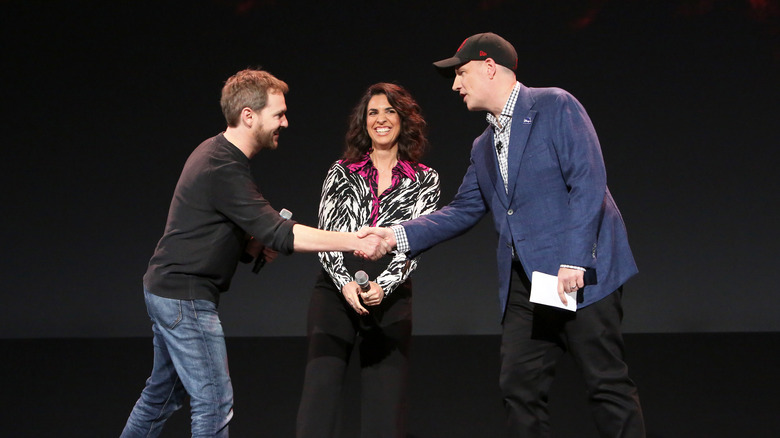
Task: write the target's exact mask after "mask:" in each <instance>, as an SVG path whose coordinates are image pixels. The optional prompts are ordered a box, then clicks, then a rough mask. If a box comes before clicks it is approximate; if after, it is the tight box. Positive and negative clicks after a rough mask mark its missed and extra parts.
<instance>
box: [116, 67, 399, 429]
mask: <svg viewBox="0 0 780 438" xmlns="http://www.w3.org/2000/svg"><path fill="white" fill-rule="evenodd" d="M287 90H288V87H287V84H285V83H284V82H282V81H280V80H279V79H277V78H275V77H274V76H272V75H271V74H269V73H267V72H265V71H261V70H243V71H240V72H238V73H236V74H235V75H233V76H232V77H231V78H229V79H228V80H227V82H226V83H225V86H224V88H223V89H222V99H221V105H222V112H223V113H224V115H225V119H226V121H227V124H228V127H227V129H226V130H225V132H223V133H221V134H218V135H216V136H215V137H212V138H210V139H208V140H206V141H204V142H203V143H201V145H200V146H198V147H197V148H196V149H195V150H194V151H193V152H192V154H191V155H190V157H189V159H188V160H187V162H186V164H185V165H184V169H183V170H182V173H181V176H180V178H179V182H178V184H177V185H176V189H175V191H174V194H173V200H172V201H171V206H170V210H169V212H168V222H167V224H166V227H165V232H164V234H163V237H162V238H161V239H160V241H159V243H158V244H157V249H156V250H155V252H154V255H153V256H152V258H151V260H150V261H149V268H148V270H147V271H146V275H144V281H143V283H144V296H145V301H146V307H147V311H148V313H149V317H150V318H151V320H152V323H153V324H152V331H153V333H154V365H153V368H152V374H151V376H150V377H149V379H148V380H147V381H146V387H145V388H144V390H143V392H142V393H141V397H140V398H139V399H138V401H137V402H136V404H135V407H134V408H133V411H132V412H131V414H130V417H129V418H128V420H127V424H126V425H125V428H124V430H123V432H122V437H140V436H143V437H156V436H158V435H159V434H160V432H161V431H162V427H163V425H164V423H165V421H166V420H167V419H168V417H170V415H171V414H172V413H173V412H174V411H176V410H177V409H179V408H180V407H181V406H182V404H183V402H184V400H185V397H186V396H187V395H188V394H189V396H190V405H191V410H192V436H193V437H227V436H228V424H229V423H230V420H231V418H232V416H233V387H232V384H231V381H230V375H229V373H228V365H227V351H226V348H225V339H224V333H223V331H222V324H221V322H220V320H219V314H218V312H217V306H218V304H219V297H220V294H221V293H222V292H225V291H227V289H228V287H229V286H230V280H231V278H232V277H233V273H234V272H235V269H236V266H237V264H238V261H239V259H240V258H241V257H242V254H249V256H250V258H254V257H259V256H260V253H261V252H263V254H264V256H265V257H267V258H268V259H269V260H271V259H273V257H275V255H276V252H277V251H280V252H282V253H284V254H290V253H292V252H316V251H358V250H359V251H360V252H361V253H365V254H369V255H370V256H371V257H372V258H379V257H381V256H382V255H384V254H385V253H386V252H387V250H388V245H387V244H386V243H385V242H383V241H380V239H378V238H371V239H358V238H357V237H356V235H355V233H337V232H329V231H322V230H318V229H316V228H310V227H306V226H303V225H300V224H297V223H295V222H294V221H292V220H285V219H284V218H282V217H280V215H279V212H278V211H276V210H274V209H273V208H272V207H271V206H270V205H269V203H268V201H266V200H265V198H263V195H262V194H261V193H260V192H259V190H258V188H257V186H256V185H255V183H254V180H253V178H252V175H251V173H250V168H249V160H250V159H251V158H252V157H253V156H254V155H255V154H257V153H258V152H259V151H260V150H262V149H264V148H269V149H275V148H276V147H277V145H278V141H279V132H280V131H281V130H282V129H283V128H286V127H287V125H288V122H287V117H286V116H285V113H286V110H287V107H286V105H285V100H284V93H286V92H287Z"/></svg>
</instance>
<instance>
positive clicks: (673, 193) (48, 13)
mask: <svg viewBox="0 0 780 438" xmlns="http://www.w3.org/2000/svg"><path fill="white" fill-rule="evenodd" d="M325 3H330V2H321V3H318V4H315V3H313V2H308V1H281V0H280V1H273V0H265V1H261V0H257V1H250V0H246V1H231V0H222V1H217V0H211V1H202V2H193V1H189V2H185V1H154V2H150V1H136V2H105V1H104V2H97V1H94V2H92V1H34V0H33V1H31V0H26V1H8V0H5V1H0V32H2V33H0V35H2V39H1V40H0V53H1V54H2V58H1V59H2V68H0V87H2V102H3V104H2V114H0V120H2V123H3V130H2V159H0V162H1V163H2V164H0V166H2V168H0V175H1V177H2V198H1V200H2V203H0V205H1V206H2V207H1V208H2V213H1V215H2V228H1V230H2V231H0V233H1V234H0V238H2V241H1V242H2V252H3V255H2V271H1V272H0V274H2V276H1V277H0V279H2V310H1V311H0V312H1V314H2V316H1V317H0V337H2V338H51V337H136V336H142V337H148V336H149V335H150V334H151V332H150V330H149V325H150V323H149V321H148V318H147V316H146V312H145V308H144V304H143V299H142V289H141V277H142V275H143V273H144V271H145V269H146V264H147V262H148V259H149V257H150V256H151V254H152V251H153V249H154V246H155V244H156V243H157V240H158V239H159V238H160V236H161V233H162V231H163V227H164V224H165V218H166V214H167V210H168V204H169V202H170V198H171V195H172V193H173V189H174V186H175V184H176V181H177V179H178V176H179V172H180V170H181V167H182V165H183V164H184V161H185V160H186V158H187V156H188V154H189V153H190V151H191V150H192V149H193V148H194V147H195V146H197V145H198V144H199V143H200V142H201V141H202V140H204V139H205V138H207V137H210V136H212V135H215V134H216V133H218V132H220V131H221V130H223V129H224V125H225V122H224V119H223V117H222V115H221V111H220V109H219V94H220V89H221V86H222V84H223V83H224V81H225V79H227V77H229V76H230V75H231V74H233V73H235V72H236V71H237V70H240V69H242V68H246V67H258V66H262V67H263V68H265V69H267V70H268V71H270V72H271V73H273V74H274V75H276V76H277V77H279V78H280V79H282V80H285V81H286V82H287V83H288V84H289V85H290V88H291V90H290V93H289V94H288V95H287V104H288V108H289V112H288V117H289V121H290V128H289V129H288V130H287V131H285V132H283V133H282V135H281V139H280V145H279V149H278V150H276V151H263V152H262V153H261V154H259V155H258V156H257V157H256V158H255V160H254V162H253V169H254V173H255V177H256V179H257V180H258V183H259V185H260V187H261V190H262V192H263V193H264V195H265V196H266V197H267V198H268V199H269V200H270V202H271V203H272V205H274V206H275V207H276V208H277V209H281V208H283V207H285V208H288V209H290V210H291V211H293V212H294V218H295V219H297V220H298V221H300V222H301V223H304V224H308V225H316V223H317V218H316V214H317V205H318V203H319V192H320V187H321V184H322V180H323V178H324V176H325V173H326V171H327V168H328V167H329V165H330V164H331V162H332V161H334V160H335V159H337V158H338V157H339V155H340V153H341V149H342V144H343V136H344V131H345V126H346V117H347V114H348V112H349V111H350V109H351V108H352V106H353V105H354V104H355V102H356V101H357V99H358V97H359V95H360V93H361V92H362V91H363V90H364V89H365V88H366V87H367V86H368V85H370V84H372V83H375V82H380V81H391V82H398V83H400V84H402V85H404V86H405V87H407V88H408V89H409V90H410V91H411V92H412V93H413V95H414V96H415V97H416V98H417V100H418V102H419V103H420V105H421V106H422V108H423V111H424V114H425V116H426V119H427V121H428V123H429V127H430V132H429V134H430V135H429V138H430V140H431V143H432V148H431V150H430V151H429V153H428V154H427V155H426V157H425V158H424V160H423V161H424V162H425V163H426V164H428V165H430V166H432V167H434V168H435V169H437V170H438V171H439V173H440V175H441V179H442V184H443V186H442V190H443V193H442V201H443V203H446V202H448V201H449V200H450V199H451V198H452V197H453V195H454V194H455V192H456V190H457V187H458V185H459V184H460V181H461V178H462V176H463V173H464V172H465V169H466V167H467V165H468V156H469V153H468V151H469V149H470V146H471V141H472V139H473V138H474V137H475V136H476V135H478V134H479V133H480V132H481V131H482V129H483V128H484V126H485V121H484V115H483V114H481V113H469V112H468V111H466V109H465V107H464V105H463V104H462V102H461V101H460V99H459V98H458V96H457V95H456V94H455V93H454V92H452V91H451V90H450V86H451V83H450V82H449V81H448V80H445V79H443V78H441V77H440V76H439V75H437V74H436V72H435V70H434V69H433V67H432V66H431V62H432V61H435V60H438V59H442V58H445V57H449V56H451V55H452V54H453V53H454V52H455V49H456V48H457V47H458V45H459V44H460V42H461V41H462V40H463V39H464V38H466V37H467V36H469V35H471V34H474V33H478V32H485V31H493V32H496V33H498V34H500V35H502V36H504V37H505V38H506V39H508V40H509V41H510V42H512V43H513V44H514V45H515V47H516V48H517V51H518V54H519V58H520V62H519V71H518V78H519V80H520V81H521V82H523V83H524V84H526V85H528V86H536V87H542V86H558V87H561V88H564V89H566V90H568V91H570V92H571V93H573V94H574V95H575V96H576V97H577V98H578V99H579V100H580V101H581V102H582V103H583V104H584V105H585V107H586V108H587V110H588V112H589V114H590V116H591V118H592V120H593V122H594V124H595V126H596V130H597V132H598V134H599V137H600V140H601V144H602V149H603V152H604V156H605V160H606V165H607V172H608V177H609V186H610V189H611V191H612V193H613V195H614V197H615V199H616V201H617V203H618V206H619V207H620V209H621V211H622V213H623V216H624V219H625V221H626V225H627V227H628V231H629V238H630V241H631V244H632V248H633V250H634V253H635V256H636V259H637V262H638V264H639V268H640V274H639V275H638V276H636V277H635V278H634V279H632V280H630V281H629V283H628V284H627V287H626V294H625V295H624V297H625V299H624V302H625V311H626V312H625V313H626V320H625V324H624V326H625V330H626V332H634V333H659V332H664V333H666V332H761V331H778V330H780V318H777V316H776V315H777V313H778V311H780V305H779V304H778V300H777V297H776V294H775V291H776V289H777V284H778V282H780V279H778V275H777V272H778V269H779V268H780V257H778V249H777V248H778V246H780V232H778V216H779V215H778V211H779V210H780V207H778V205H777V201H778V180H777V178H776V176H775V175H776V173H777V170H776V169H777V167H778V165H780V163H778V161H777V159H776V156H777V155H778V154H777V153H776V149H777V147H778V145H779V144H780V135H778V129H777V128H778V123H779V122H780V118H779V117H778V116H780V108H779V107H778V102H780V99H778V98H780V93H779V92H778V88H779V87H778V78H780V74H778V73H780V44H778V42H780V32H779V30H778V16H779V15H778V2H777V1H771V0H764V1H758V0H753V1H716V0H712V1H705V0H697V1H682V0H679V1H671V0H670V1H665V2H659V1H654V0H635V1H619V0H612V1H609V0H591V1H575V0H561V1H549V0H528V1H501V0H482V1H466V0H453V1H446V2H445V1H440V0H430V1H419V2H418V1H374V0H365V1H361V2H354V3H353V2H334V3H333V4H325ZM494 247H495V237H494V232H493V228H492V222H491V221H490V220H489V219H487V220H484V221H482V222H481V223H480V224H479V225H478V226H477V227H476V228H475V229H474V230H472V231H470V232H469V233H467V234H466V235H465V236H462V237H460V238H458V239H455V240H452V241H450V242H447V243H444V244H442V245H439V246H438V247H436V248H434V249H433V250H431V251H429V252H428V253H426V254H425V255H424V257H423V259H422V261H421V263H420V266H419V269H418V271H417V272H416V273H415V276H414V278H415V320H414V326H415V333H416V334H418V335H439V334H495V333H498V330H499V325H498V316H499V315H498V300H497V293H496V287H497V286H496V274H495V267H494ZM317 270H318V263H317V259H316V256H315V255H313V254H305V255H293V256H290V257H283V258H280V259H278V260H277V261H275V262H274V263H272V264H269V265H268V266H266V267H265V269H264V270H263V271H262V272H261V273H260V274H259V275H257V276H255V275H252V274H251V273H250V272H249V268H248V267H247V266H240V267H239V272H238V273H237V274H236V277H235V279H234V283H233V286H232V289H231V291H230V292H229V293H228V294H227V295H225V296H223V300H222V304H221V315H222V320H223V324H224V326H225V331H226V334H227V335H228V336H302V335H303V334H304V325H305V312H306V306H307V303H308V298H309V293H310V288H311V286H312V285H313V283H314V279H315V276H316V273H317Z"/></svg>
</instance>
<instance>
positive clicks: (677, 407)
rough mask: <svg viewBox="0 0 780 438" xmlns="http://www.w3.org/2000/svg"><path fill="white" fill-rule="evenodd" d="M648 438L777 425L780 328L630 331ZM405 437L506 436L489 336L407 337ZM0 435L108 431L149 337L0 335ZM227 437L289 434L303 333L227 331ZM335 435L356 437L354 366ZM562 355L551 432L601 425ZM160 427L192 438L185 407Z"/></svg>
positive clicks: (138, 371) (118, 426)
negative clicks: (230, 393) (230, 334)
mask: <svg viewBox="0 0 780 438" xmlns="http://www.w3.org/2000/svg"><path fill="white" fill-rule="evenodd" d="M625 338H626V355H627V360H628V363H629V367H630V370H631V375H632V377H633V379H634V380H635V381H636V382H637V385H638V386H639V394H640V398H641V401H642V405H643V409H644V414H645V421H646V423H647V427H648V438H700V437H701V438H720V437H724V438H725V437H750V438H762V437H767V438H769V437H773V438H774V437H778V436H780V411H779V410H778V408H780V403H778V401H777V398H778V396H780V376H778V370H780V354H778V347H780V333H722V334H721V333H718V334H715V333H713V334H628V335H626V337H625ZM412 345H413V347H412V370H411V378H410V382H409V383H410V415H409V419H410V430H409V435H408V437H409V438H483V437H500V436H502V434H501V430H502V421H503V412H502V406H501V401H500V394H499V390H498V367H499V358H498V348H499V337H498V336H416V337H415V338H414V339H413V344H412ZM0 352H2V353H3V354H2V357H3V359H2V362H0V370H1V371H2V376H3V377H4V378H3V385H2V391H1V393H2V410H0V417H1V418H2V425H3V426H2V428H3V432H2V433H0V435H1V436H4V437H13V438H20V437H35V438H41V437H115V436H119V433H120V432H121V430H122V427H123V426H124V422H125V419H126V417H127V415H128V413H129V412H130V409H131V408H132V406H133V403H134V402H135V400H136V398H137V397H138V395H139V393H140V391H141V389H142V388H143V385H144V381H145V380H146V377H148V373H149V371H150V369H151V364H152V344H151V336H150V338H148V339H135V338H133V339H43V340H42V339H30V340H27V339H21V340H19V339H3V340H0ZM228 355H229V361H230V371H231V376H232V379H233V386H234V391H235V407H234V413H235V416H234V419H233V422H232V423H231V426H230V435H231V437H238V438H241V437H271V438H285V437H293V436H294V428H295V414H296V410H297V405H298V401H299V397H300V391H301V385H302V380H303V370H304V366H305V358H306V340H305V339H304V338H299V337H289V338H229V339H228ZM351 371H352V372H351V373H350V376H349V379H350V387H351V389H350V391H349V392H348V394H347V397H346V402H345V405H346V409H348V411H349V415H346V416H345V418H349V419H350V420H349V421H347V422H345V424H344V425H343V426H344V430H343V433H342V434H341V436H342V437H343V438H352V437H357V432H356V431H357V427H356V424H357V421H359V410H358V407H357V385H358V380H357V374H356V373H355V371H356V367H352V369H351ZM585 400H586V399H585V392H584V386H583V384H582V380H581V378H580V376H579V374H578V372H577V370H576V368H575V367H574V365H573V363H572V362H571V361H570V360H569V359H568V357H566V359H565V360H564V361H562V362H561V363H560V365H559V370H558V377H557V379H556V382H555V385H554V387H553V393H552V395H551V403H552V418H553V425H552V427H553V431H554V436H555V437H557V438H567V437H572V438H575V437H576V438H590V437H594V438H595V437H597V434H596V431H595V428H594V426H593V423H592V421H591V419H590V414H589V412H588V408H587V406H586V401H585ZM163 436H164V437H183V436H189V410H188V409H182V410H181V411H179V412H177V413H176V414H174V416H173V417H172V418H171V420H169V422H168V424H167V425H166V427H165V430H164V431H163Z"/></svg>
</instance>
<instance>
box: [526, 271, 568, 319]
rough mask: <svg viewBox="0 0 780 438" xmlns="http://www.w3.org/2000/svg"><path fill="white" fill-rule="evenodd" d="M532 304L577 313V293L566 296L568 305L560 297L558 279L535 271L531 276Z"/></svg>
mask: <svg viewBox="0 0 780 438" xmlns="http://www.w3.org/2000/svg"><path fill="white" fill-rule="evenodd" d="M531 302H532V303H537V304H544V305H545V306H553V307H559V308H561V309H566V310H571V311H572V312H576V311H577V291H574V292H570V293H567V294H566V304H563V303H562V302H561V297H559V296H558V277H557V276H555V275H550V274H545V273H544V272H539V271H534V272H533V273H532V274H531Z"/></svg>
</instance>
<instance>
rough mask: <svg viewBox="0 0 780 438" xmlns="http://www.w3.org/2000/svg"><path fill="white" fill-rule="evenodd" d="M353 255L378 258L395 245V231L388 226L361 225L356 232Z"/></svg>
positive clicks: (371, 258) (370, 258)
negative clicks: (356, 239) (356, 238)
mask: <svg viewBox="0 0 780 438" xmlns="http://www.w3.org/2000/svg"><path fill="white" fill-rule="evenodd" d="M357 237H358V244H357V247H356V249H355V251H354V253H355V255H356V256H358V257H362V258H364V259H369V260H378V259H380V258H381V257H382V256H384V255H385V254H387V253H388V252H390V251H392V250H393V249H394V248H395V247H396V241H395V233H393V230H391V229H390V228H381V227H363V228H361V229H360V230H359V231H358V232H357Z"/></svg>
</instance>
